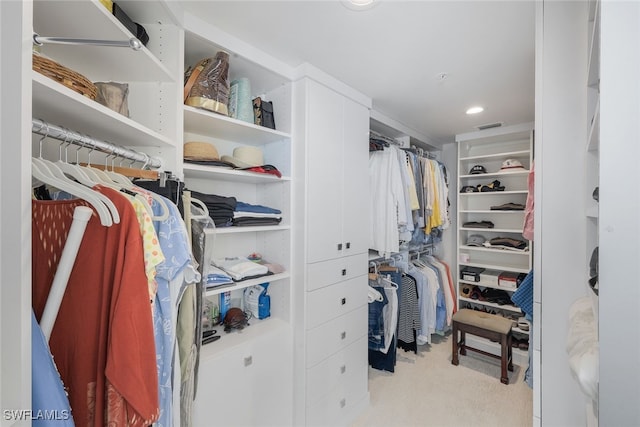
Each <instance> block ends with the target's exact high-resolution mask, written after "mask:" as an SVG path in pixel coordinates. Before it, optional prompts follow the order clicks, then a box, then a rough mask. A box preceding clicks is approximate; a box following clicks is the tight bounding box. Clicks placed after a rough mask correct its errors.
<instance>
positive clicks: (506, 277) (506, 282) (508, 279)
mask: <svg viewBox="0 0 640 427" xmlns="http://www.w3.org/2000/svg"><path fill="white" fill-rule="evenodd" d="M518 275H519V273H512V272H510V271H503V272H502V273H500V276H499V277H498V286H500V287H501V288H505V289H517V288H518Z"/></svg>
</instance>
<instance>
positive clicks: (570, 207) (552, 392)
mask: <svg viewBox="0 0 640 427" xmlns="http://www.w3.org/2000/svg"><path fill="white" fill-rule="evenodd" d="M538 7H539V8H543V9H542V10H540V9H539V13H542V20H540V19H539V20H538V28H537V31H539V32H540V31H542V33H541V34H540V33H539V34H537V41H538V42H541V43H542V44H540V43H538V44H537V46H536V67H537V71H538V73H537V75H536V141H535V153H536V154H535V155H536V161H535V162H536V164H535V174H536V175H535V177H536V180H535V186H536V189H535V195H536V200H535V204H536V210H537V211H538V214H537V216H536V220H537V221H536V224H535V238H534V241H535V253H534V272H535V273H534V274H535V276H534V277H535V284H536V295H535V297H534V301H535V302H536V303H537V304H539V306H538V307H539V308H540V309H541V311H542V312H541V315H540V316H539V319H537V320H536V319H534V320H536V323H537V327H539V328H540V339H541V344H540V349H541V353H540V357H541V367H540V374H541V381H540V391H541V401H540V404H541V422H542V425H544V426H562V427H568V426H580V425H585V398H584V396H583V395H582V393H581V391H580V389H579V387H578V385H577V383H576V381H575V380H574V379H573V378H572V376H571V373H570V369H569V363H568V357H567V353H566V350H565V349H566V343H567V331H568V313H569V307H570V305H571V304H572V303H573V302H574V301H575V300H576V299H577V298H578V297H580V296H582V295H584V290H585V287H584V283H582V282H583V278H584V277H585V274H584V272H585V271H586V262H585V259H584V246H585V227H586V226H585V221H586V217H585V213H584V202H583V200H584V195H585V191H586V188H585V184H584V172H583V171H584V162H585V155H584V153H585V151H586V149H585V147H586V125H585V123H586V114H587V113H586V72H587V62H586V59H587V54H586V53H587V5H586V2H571V1H566V2H565V1H545V2H544V3H539V4H538Z"/></svg>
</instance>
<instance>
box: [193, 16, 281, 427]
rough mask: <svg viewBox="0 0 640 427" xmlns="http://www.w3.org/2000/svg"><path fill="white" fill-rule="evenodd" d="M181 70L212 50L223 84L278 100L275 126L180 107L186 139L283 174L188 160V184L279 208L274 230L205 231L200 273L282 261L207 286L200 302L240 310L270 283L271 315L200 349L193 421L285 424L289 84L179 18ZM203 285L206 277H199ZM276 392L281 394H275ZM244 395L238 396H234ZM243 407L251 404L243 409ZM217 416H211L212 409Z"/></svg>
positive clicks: (235, 228) (234, 228) (229, 43)
mask: <svg viewBox="0 0 640 427" xmlns="http://www.w3.org/2000/svg"><path fill="white" fill-rule="evenodd" d="M185 23H186V28H185V34H184V69H187V67H189V66H193V65H195V64H196V63H197V62H198V61H199V60H201V59H203V58H206V57H214V56H215V54H216V52H218V51H220V50H224V51H226V52H228V53H229V57H230V59H229V76H228V79H229V82H231V81H232V80H233V79H235V78H239V77H247V78H249V81H250V85H251V89H252V92H251V96H252V97H256V96H261V97H262V98H263V99H266V100H271V101H273V103H274V109H275V112H274V115H275V121H276V126H277V129H276V130H273V129H269V128H266V127H262V126H257V125H255V124H253V123H247V122H244V121H241V120H237V119H234V118H231V117H228V116H225V115H221V114H217V113H214V112H211V111H207V110H204V109H199V108H194V107H191V106H186V105H183V106H182V107H181V109H182V118H183V126H184V134H183V136H182V138H181V139H182V140H183V141H184V142H185V143H186V142H189V141H199V142H205V143H209V144H212V145H213V146H215V148H216V150H217V151H218V153H219V155H220V157H222V156H223V155H229V156H231V155H233V150H234V149H235V148H237V147H241V146H253V147H257V148H259V149H260V150H261V151H262V153H263V158H264V164H270V165H273V166H275V167H276V168H277V169H278V170H279V171H280V172H281V174H282V177H277V176H275V175H271V174H262V173H256V172H249V171H242V170H234V169H230V168H226V167H218V166H208V165H202V164H192V163H188V162H184V163H183V164H182V165H181V167H182V168H181V172H182V174H183V175H184V182H185V185H186V188H187V189H188V190H191V191H197V192H200V193H204V194H215V195H218V196H224V197H235V198H236V199H237V200H238V201H242V202H245V203H250V204H258V205H263V206H268V207H271V208H276V209H279V210H281V211H282V221H281V222H280V224H278V225H268V226H248V227H238V226H229V227H220V226H218V227H216V228H215V229H206V230H205V236H204V255H203V266H202V268H203V270H205V271H206V265H208V264H210V263H212V262H213V260H214V259H223V258H225V257H235V256H240V257H247V256H248V255H250V254H251V253H254V252H257V253H259V254H261V255H262V257H263V259H264V260H266V261H269V262H272V263H277V264H280V265H282V266H283V267H284V269H285V271H284V272H283V273H279V274H273V275H267V276H263V277H260V278H255V279H250V280H244V281H240V282H234V283H233V284H231V285H228V286H227V285H225V286H221V287H215V288H210V289H206V290H205V298H207V299H209V300H211V301H212V302H213V303H214V304H218V302H219V299H220V296H221V294H222V293H225V292H230V295H231V305H232V306H235V307H240V308H243V303H242V301H243V294H244V291H245V289H247V288H248V287H250V286H253V285H257V284H262V283H269V286H268V294H269V295H270V298H271V308H270V316H269V317H268V318H266V319H260V320H258V319H250V320H249V326H247V327H246V328H244V329H243V330H242V331H232V332H229V333H227V332H223V327H222V326H215V328H216V329H217V331H218V334H220V335H221V339H219V340H218V341H216V342H213V343H210V344H207V345H205V346H203V349H202V354H201V359H200V373H199V387H198V394H197V396H196V401H195V406H194V424H195V425H206V424H210V423H211V422H212V421H211V417H212V413H215V420H216V421H215V423H217V424H218V425H291V423H292V421H291V420H292V416H293V409H292V401H293V368H292V365H293V364H292V354H293V349H292V345H293V341H292V339H293V333H292V330H293V325H292V315H291V310H292V272H293V264H292V261H291V257H292V237H291V236H292V232H291V230H292V223H293V218H292V215H293V211H292V208H291V197H292V188H291V186H292V183H293V180H292V178H291V175H292V173H291V165H292V162H291V156H292V136H291V126H290V123H291V119H290V116H291V104H292V100H291V80H290V78H289V77H288V76H286V75H283V74H282V73H279V72H277V71H274V70H271V69H269V68H267V67H263V66H261V65H259V64H258V63H256V62H255V61H253V60H252V59H251V58H248V57H247V56H245V53H244V52H243V51H242V49H241V48H239V47H238V46H239V45H238V44H237V43H234V40H222V41H220V40H218V39H217V38H216V35H217V33H216V32H215V30H214V29H213V28H212V27H210V26H208V25H207V24H204V23H203V22H201V21H199V20H198V19H196V18H194V17H190V16H186V17H185ZM203 285H206V277H203ZM223 384H225V385H224V387H227V386H229V387H231V388H237V392H238V394H235V393H220V390H221V387H222V386H223ZM275 388H277V389H278V392H277V393H273V390H274V389H275ZM239 395H242V396H243V398H242V399H240V400H238V399H237V396H239ZM245 405H248V406H249V407H251V410H250V411H247V410H244V409H243V408H245ZM212 411H213V412H212Z"/></svg>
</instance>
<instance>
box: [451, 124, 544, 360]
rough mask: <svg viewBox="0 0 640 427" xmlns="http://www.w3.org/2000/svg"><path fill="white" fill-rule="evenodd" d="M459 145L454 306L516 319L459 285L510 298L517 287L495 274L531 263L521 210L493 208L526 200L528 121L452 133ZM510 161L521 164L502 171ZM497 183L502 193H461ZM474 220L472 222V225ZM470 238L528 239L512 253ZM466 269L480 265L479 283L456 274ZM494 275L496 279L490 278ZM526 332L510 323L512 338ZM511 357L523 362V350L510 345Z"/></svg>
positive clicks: (512, 311)
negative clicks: (484, 224) (476, 171)
mask: <svg viewBox="0 0 640 427" xmlns="http://www.w3.org/2000/svg"><path fill="white" fill-rule="evenodd" d="M456 141H457V143H458V168H457V169H458V179H457V192H458V196H457V198H458V201H457V206H458V220H457V224H458V233H457V254H458V256H457V267H458V268H457V269H456V274H457V289H458V301H459V303H458V306H460V307H468V308H474V309H479V310H482V311H488V312H491V313H495V314H499V315H503V316H505V317H507V318H510V319H513V320H518V318H519V317H524V313H523V312H522V310H521V309H520V308H519V307H517V306H515V305H514V304H513V303H507V304H497V303H494V302H490V301H483V300H482V299H481V298H471V296H470V295H463V294H462V293H461V292H460V288H461V287H462V286H463V285H466V286H476V287H477V288H478V290H480V291H483V290H485V289H488V288H490V289H498V290H501V291H504V292H506V293H507V294H508V295H509V296H511V295H512V294H513V292H514V291H515V290H516V286H515V283H513V284H512V286H505V285H504V282H502V283H503V285H500V281H499V280H497V276H498V275H499V274H502V273H512V274H527V273H529V271H531V267H532V260H533V257H532V253H533V248H532V246H533V245H532V243H531V242H528V241H527V240H526V239H525V238H524V237H523V235H522V231H523V227H524V217H525V211H524V209H521V210H496V209H492V207H497V206H500V205H504V204H507V203H514V204H519V205H522V206H523V207H524V206H525V204H526V201H527V196H528V194H529V191H528V186H527V180H528V176H529V170H530V169H531V166H532V165H533V151H532V148H533V123H524V124H519V125H512V126H505V127H502V128H495V129H485V130H481V131H476V132H469V133H464V134H459V135H456ZM508 159H513V160H516V161H518V162H520V164H521V165H522V168H521V169H515V170H501V167H502V165H503V162H504V161H505V160H508ZM476 165H479V166H483V167H484V168H485V170H486V173H481V174H471V173H470V171H471V169H472V168H473V167H474V166H476ZM495 180H497V181H499V182H500V186H502V187H504V191H487V192H482V191H477V192H467V191H462V190H463V189H464V188H465V187H474V188H476V189H478V188H481V187H482V186H484V185H488V184H491V183H492V182H493V181H495ZM482 221H488V222H491V223H492V224H493V227H492V228H482V227H479V226H478V225H477V223H481V222H482ZM474 224H476V225H474ZM470 236H482V237H483V238H484V239H486V241H487V242H488V241H490V240H491V239H493V238H497V237H506V238H510V239H517V240H522V241H526V242H527V250H525V251H511V250H506V249H498V248H490V247H485V246H473V245H468V244H467V242H468V239H469V237H470ZM465 267H476V268H483V269H484V271H483V273H481V275H480V278H479V281H475V280H473V279H470V278H468V277H467V276H465V275H463V274H462V273H461V270H462V269H464V268H465ZM494 278H495V279H494ZM529 332H530V331H529V330H526V329H521V328H519V327H517V326H514V327H513V335H514V338H517V339H519V340H523V341H527V342H528V340H529ZM473 339H474V340H480V341H481V343H482V346H483V347H488V348H492V349H493V352H496V351H499V346H497V345H495V344H494V343H490V342H489V341H488V340H483V339H481V338H477V337H473ZM513 351H514V359H515V361H516V363H518V364H520V365H525V366H526V365H527V363H528V362H527V357H528V355H527V351H526V350H524V351H523V350H521V349H517V348H514V350H513Z"/></svg>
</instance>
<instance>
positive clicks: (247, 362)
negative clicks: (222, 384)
mask: <svg viewBox="0 0 640 427" xmlns="http://www.w3.org/2000/svg"><path fill="white" fill-rule="evenodd" d="M252 363H253V356H247V357H245V358H244V366H249V365H251V364H252Z"/></svg>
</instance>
